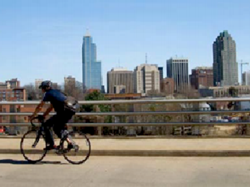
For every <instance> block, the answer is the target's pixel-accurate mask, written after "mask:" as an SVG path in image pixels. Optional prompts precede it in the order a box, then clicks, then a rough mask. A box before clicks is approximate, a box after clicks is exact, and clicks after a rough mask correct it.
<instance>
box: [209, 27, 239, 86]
mask: <svg viewBox="0 0 250 187" xmlns="http://www.w3.org/2000/svg"><path fill="white" fill-rule="evenodd" d="M213 56H214V63H213V72H214V86H231V85H235V84H237V83H238V65H237V62H236V44H235V41H234V40H233V38H232V37H231V35H230V34H229V33H228V32H227V31H224V32H222V33H220V35H219V36H218V37H217V38H216V41H215V42H214V44H213Z"/></svg>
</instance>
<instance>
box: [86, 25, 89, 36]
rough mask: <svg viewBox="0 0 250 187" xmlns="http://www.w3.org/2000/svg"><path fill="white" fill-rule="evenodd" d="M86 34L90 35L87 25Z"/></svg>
mask: <svg viewBox="0 0 250 187" xmlns="http://www.w3.org/2000/svg"><path fill="white" fill-rule="evenodd" d="M86 36H90V33H89V28H88V27H87V30H86Z"/></svg>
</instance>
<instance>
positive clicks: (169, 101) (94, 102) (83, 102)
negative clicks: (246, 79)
mask: <svg viewBox="0 0 250 187" xmlns="http://www.w3.org/2000/svg"><path fill="white" fill-rule="evenodd" d="M249 100H250V99H248V98H219V99H172V100H155V99H152V100H114V101H106V100H104V101H80V102H79V104H80V105H118V104H130V105H135V104H139V105H142V104H170V103H176V104H184V103H196V104H197V103H204V102H207V103H214V102H230V101H235V102H239V101H249ZM38 103H39V101H25V102H7V101H2V102H0V105H36V104H38ZM231 113H249V111H246V110H242V111H238V110H217V111H199V110H198V111H135V112H133V111H132V112H78V113H76V116H145V115H187V114H193V115H200V114H213V115H214V114H231ZM29 115H31V113H20V112H8V113H6V112H5V113H3V112H2V113H0V116H29ZM50 115H53V113H51V114H50ZM213 124H216V125H217V124H218V125H225V124H226V125H235V124H239V125H240V124H244V125H249V124H250V121H245V122H166V123H158V122H154V123H142V122H139V123H70V124H69V125H71V126H89V127H93V126H94V127H98V126H101V127H103V126H186V125H187V126H207V125H213ZM29 125H30V124H29V123H0V126H29Z"/></svg>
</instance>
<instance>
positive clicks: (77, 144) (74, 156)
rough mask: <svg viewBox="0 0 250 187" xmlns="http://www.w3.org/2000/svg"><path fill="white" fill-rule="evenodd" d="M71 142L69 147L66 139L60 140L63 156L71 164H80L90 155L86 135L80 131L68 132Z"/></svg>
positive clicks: (89, 146) (89, 145)
mask: <svg viewBox="0 0 250 187" xmlns="http://www.w3.org/2000/svg"><path fill="white" fill-rule="evenodd" d="M68 137H69V139H70V141H71V142H72V144H73V147H72V148H69V145H70V144H69V142H68V141H67V140H66V139H63V140H61V143H60V147H61V149H62V151H63V156H64V158H65V159H66V160H67V161H68V162H69V163H71V164H82V163H84V162H85V161H86V160H87V159H88V158H89V156H90V153H91V144H90V141H89V139H88V137H87V136H86V135H85V134H83V133H80V132H74V131H73V132H70V133H69V135H68Z"/></svg>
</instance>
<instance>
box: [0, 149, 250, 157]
mask: <svg viewBox="0 0 250 187" xmlns="http://www.w3.org/2000/svg"><path fill="white" fill-rule="evenodd" d="M37 153H38V152H37ZM0 154H21V152H20V150H18V149H0ZM34 154H36V153H34ZM47 154H49V155H56V154H55V153H54V152H53V151H50V152H48V153H47ZM91 156H140V157H150V156H151V157H248V156H250V151H245V150H221V151H215V150H209V151H202V150H158V151H157V150H92V151H91Z"/></svg>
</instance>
